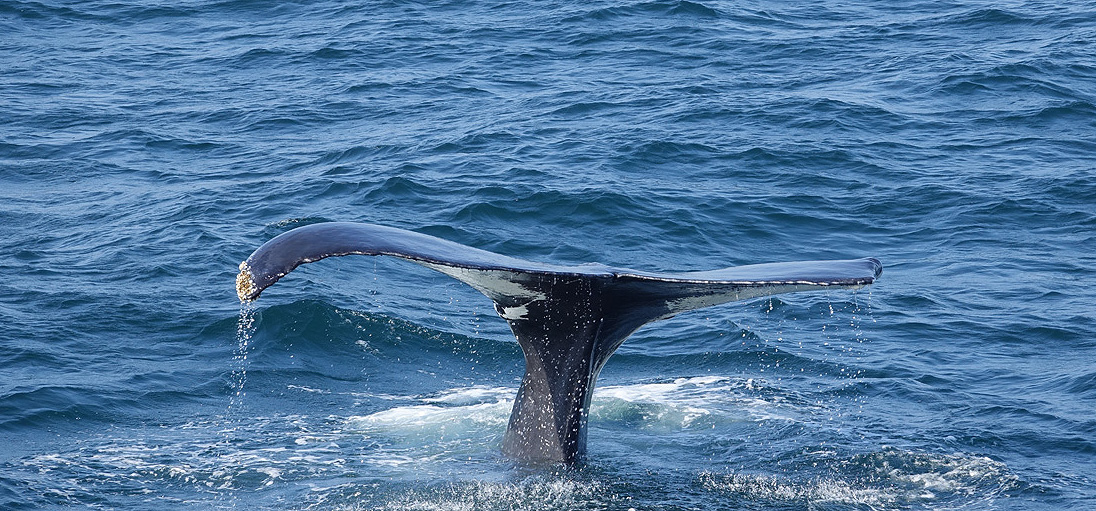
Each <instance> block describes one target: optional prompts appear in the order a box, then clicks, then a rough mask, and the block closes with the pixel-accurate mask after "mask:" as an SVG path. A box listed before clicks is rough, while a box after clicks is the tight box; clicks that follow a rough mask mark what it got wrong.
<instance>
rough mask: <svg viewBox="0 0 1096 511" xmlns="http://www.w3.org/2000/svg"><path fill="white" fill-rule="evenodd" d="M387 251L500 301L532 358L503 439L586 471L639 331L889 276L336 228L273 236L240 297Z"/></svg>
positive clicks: (248, 266)
mask: <svg viewBox="0 0 1096 511" xmlns="http://www.w3.org/2000/svg"><path fill="white" fill-rule="evenodd" d="M344 255H373V256H376V255H387V256H394V257H399V258H402V259H407V260H409V261H413V262H415V263H418V264H421V265H423V266H426V267H428V268H432V269H434V270H437V271H439V272H442V273H444V274H446V275H449V276H450V277H453V278H455V279H457V280H460V281H462V282H465V283H466V284H468V285H470V286H472V287H473V288H475V289H476V290H478V291H480V292H481V293H483V294H484V295H486V296H487V297H488V298H490V299H491V300H492V301H493V302H494V303H495V310H496V311H497V312H498V314H499V316H502V318H503V319H505V320H506V321H507V322H508V323H509V325H510V329H511V330H512V331H513V332H514V336H515V337H517V340H518V344H519V345H520V346H521V349H522V352H523V353H524V355H525V376H524V377H523V378H522V381H521V386H520V388H519V389H518V395H517V398H516V400H515V401H514V409H513V412H512V413H511V415H510V423H509V426H508V427H507V430H506V434H505V436H504V438H503V445H502V449H503V452H504V453H506V454H507V455H509V456H511V457H513V458H515V459H517V460H520V461H523V462H534V463H535V462H564V463H574V462H575V461H577V460H578V459H579V458H580V457H581V456H582V455H583V453H584V452H585V449H586V418H587V414H588V411H589V409H590V397H591V394H592V391H593V388H594V383H595V381H596V380H597V376H598V374H599V373H600V372H601V368H602V367H603V366H604V364H605V361H606V360H608V359H609V356H610V355H612V354H613V352H614V351H616V349H617V348H618V347H620V345H621V343H623V342H624V340H625V339H626V338H627V337H628V336H629V335H631V334H632V332H634V331H636V329H638V328H639V327H641V326H643V325H644V324H646V323H649V322H651V321H656V320H659V319H665V318H668V317H670V316H673V315H675V314H678V313H681V312H685V311H689V310H693V309H699V308H702V307H709V306H712V305H717V304H721V303H726V302H730V301H735V300H745V299H749V298H755V297H759V296H768V295H774V294H779V293H790V292H796V291H810V290H817V289H831V288H842V289H857V288H860V287H863V286H867V285H869V284H872V283H873V282H875V279H877V278H878V277H879V275H880V274H881V273H882V271H883V266H882V264H880V262H879V261H878V260H876V259H873V258H863V259H850V260H839V261H804V262H787V263H768V264H756V265H747V266H736V267H730V268H724V269H721V270H712V271H700V272H686V273H655V272H645V271H636V270H628V269H621V268H612V267H609V266H605V265H601V264H587V265H578V266H557V265H551V264H543V263H535V262H530V261H525V260H522V259H517V258H514V257H509V256H504V255H500V254H496V253H493V252H489V251H486V250H481V249H477V248H472V247H468V246H465V245H461V244H460V243H455V242H452V241H447V240H443V239H440V238H436V237H433V236H429V235H426V234H420V233H416V232H412V231H406V230H403V229H396V228H392V227H384V226H379V225H371V224H362V223H352V222H330V223H321V224H313V225H308V226H304V227H298V228H296V229H293V230H291V231H288V232H285V233H283V234H281V235H279V236H277V237H275V238H274V239H271V240H270V241H268V242H267V243H266V244H264V245H263V246H261V247H259V249H258V250H256V251H255V252H254V253H252V254H251V256H250V257H248V258H247V260H246V261H244V262H242V263H240V274H239V276H237V278H236V292H237V294H238V295H239V297H240V300H244V301H250V300H254V299H256V298H258V297H259V294H260V293H262V291H263V290H264V289H266V288H267V287H269V286H270V285H272V284H274V283H275V282H277V281H278V279H280V278H282V277H284V276H285V275H286V274H288V273H289V272H291V271H293V269H294V268H296V267H297V266H299V265H301V264H303V263H310V262H314V261H318V260H320V259H324V258H326V257H332V256H344Z"/></svg>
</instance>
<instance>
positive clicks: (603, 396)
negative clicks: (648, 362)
mask: <svg viewBox="0 0 1096 511" xmlns="http://www.w3.org/2000/svg"><path fill="white" fill-rule="evenodd" d="M763 387H766V385H765V383H764V382H761V381H755V380H754V379H752V378H731V377H726V376H699V377H692V378H678V379H676V380H673V381H668V382H656V383H641V384H632V385H617V386H606V387H601V388H596V389H595V390H594V397H593V402H592V406H591V417H592V419H594V420H608V421H612V420H618V419H620V418H622V417H632V418H634V417H636V414H637V413H638V414H639V415H638V417H639V419H640V420H641V422H642V423H644V424H645V425H646V426H648V427H663V428H690V427H695V426H697V425H699V424H700V423H704V424H709V423H710V422H711V421H718V422H726V421H756V420H766V419H783V420H794V419H795V417H796V416H797V415H799V414H801V413H802V411H803V410H802V409H803V407H804V406H805V405H803V404H792V403H790V402H789V400H788V399H787V398H786V396H784V395H782V394H780V393H779V392H773V391H766V392H762V391H761V390H762V388H763Z"/></svg>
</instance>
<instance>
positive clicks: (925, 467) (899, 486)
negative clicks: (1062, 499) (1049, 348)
mask: <svg viewBox="0 0 1096 511" xmlns="http://www.w3.org/2000/svg"><path fill="white" fill-rule="evenodd" d="M840 465H841V466H842V473H844V474H848V478H841V477H840V476H835V477H819V478H814V479H809V480H794V479H791V478H788V477H782V476H775V475H759V474H724V475H715V474H711V473H704V474H701V475H700V483H701V486H702V487H704V488H705V489H707V490H709V491H715V492H719V493H726V494H733V495H736V496H739V497H742V498H744V499H748V500H751V501H771V502H776V503H804V504H808V505H810V506H816V505H819V504H839V505H851V506H858V507H866V508H868V509H881V508H891V507H894V506H896V505H897V506H903V505H909V504H910V503H914V502H924V503H932V502H939V501H943V500H950V499H952V498H954V497H963V498H969V497H971V496H974V495H978V496H979V497H981V499H982V500H992V499H993V498H994V497H995V496H997V495H1001V494H1004V493H1007V492H1008V491H1009V490H1010V489H1011V488H1014V487H1016V485H1017V484H1018V483H1019V479H1018V478H1017V477H1016V476H1014V475H1012V474H1011V473H1009V471H1008V468H1007V467H1006V466H1005V464H1004V463H1001V462H998V461H994V460H992V459H990V458H986V457H983V456H974V455H969V454H964V453H955V454H950V455H944V454H926V453H915V452H909V451H899V450H895V449H884V450H883V451H881V452H877V453H870V454H864V455H858V456H853V457H852V458H850V459H848V460H845V461H844V462H842V463H840Z"/></svg>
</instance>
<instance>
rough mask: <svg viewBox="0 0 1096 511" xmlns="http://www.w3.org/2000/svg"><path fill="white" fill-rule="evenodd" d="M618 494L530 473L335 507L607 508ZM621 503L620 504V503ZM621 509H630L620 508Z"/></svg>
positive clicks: (449, 510)
mask: <svg viewBox="0 0 1096 511" xmlns="http://www.w3.org/2000/svg"><path fill="white" fill-rule="evenodd" d="M614 500H619V497H618V496H616V495H613V494H612V493H611V492H608V491H606V487H605V485H604V484H603V483H601V482H598V481H575V480H572V479H567V478H557V477H551V476H546V477H531V478H526V479H522V480H519V481H511V482H496V481H469V482H462V483H455V484H450V485H447V486H444V487H440V488H429V489H422V490H411V491H407V492H404V493H403V494H400V495H395V496H392V497H390V498H387V499H385V501H383V502H380V503H369V504H358V503H355V504H352V505H345V506H336V509H346V510H357V509H379V510H401V511H404V510H416V511H470V510H500V511H501V510H514V509H522V510H528V511H539V510H557V509H606V508H609V507H610V506H611V504H613V503H614V502H613V501H614ZM618 507H619V506H618ZM621 509H627V508H626V507H625V508H621Z"/></svg>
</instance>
